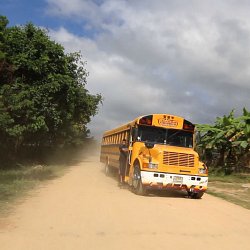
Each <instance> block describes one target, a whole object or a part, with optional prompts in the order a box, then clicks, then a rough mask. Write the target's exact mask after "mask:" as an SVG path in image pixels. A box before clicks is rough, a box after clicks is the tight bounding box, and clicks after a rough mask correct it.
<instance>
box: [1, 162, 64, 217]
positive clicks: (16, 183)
mask: <svg viewBox="0 0 250 250" xmlns="http://www.w3.org/2000/svg"><path fill="white" fill-rule="evenodd" d="M66 169H67V167H66V165H49V166H46V165H36V166H19V167H17V168H14V169H4V170H3V169H0V213H1V214H7V213H8V212H9V211H10V207H11V205H12V204H13V203H14V202H15V201H16V200H17V198H20V197H22V196H25V195H26V194H27V192H28V191H29V190H31V189H33V188H35V187H37V186H38V185H39V184H41V183H42V182H44V181H47V180H51V179H54V178H57V177H60V176H62V175H63V174H64V173H65V170H66Z"/></svg>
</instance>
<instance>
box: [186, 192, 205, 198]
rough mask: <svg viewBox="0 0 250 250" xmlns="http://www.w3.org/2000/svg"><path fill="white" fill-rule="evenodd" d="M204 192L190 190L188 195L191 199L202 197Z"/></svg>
mask: <svg viewBox="0 0 250 250" xmlns="http://www.w3.org/2000/svg"><path fill="white" fill-rule="evenodd" d="M203 194H204V193H203V192H199V193H194V192H188V196H189V197H190V198H191V199H200V198H201V197H202V196H203Z"/></svg>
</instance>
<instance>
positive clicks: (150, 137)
mask: <svg viewBox="0 0 250 250" xmlns="http://www.w3.org/2000/svg"><path fill="white" fill-rule="evenodd" d="M137 129H138V133H137V135H138V136H137V138H136V141H141V142H152V143H154V144H162V145H168V146H176V147H184V148H193V136H194V135H193V132H191V131H185V130H181V129H172V128H162V127H156V126H145V125H139V126H138V127H137Z"/></svg>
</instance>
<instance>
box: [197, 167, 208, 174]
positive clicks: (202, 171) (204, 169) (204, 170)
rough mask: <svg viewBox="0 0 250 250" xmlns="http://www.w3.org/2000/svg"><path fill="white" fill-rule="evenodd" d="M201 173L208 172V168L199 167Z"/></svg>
mask: <svg viewBox="0 0 250 250" xmlns="http://www.w3.org/2000/svg"><path fill="white" fill-rule="evenodd" d="M199 174H207V169H206V168H199Z"/></svg>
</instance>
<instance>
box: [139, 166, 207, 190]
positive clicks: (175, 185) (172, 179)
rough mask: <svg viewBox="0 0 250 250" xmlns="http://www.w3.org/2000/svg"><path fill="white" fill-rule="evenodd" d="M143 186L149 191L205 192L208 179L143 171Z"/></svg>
mask: <svg viewBox="0 0 250 250" xmlns="http://www.w3.org/2000/svg"><path fill="white" fill-rule="evenodd" d="M141 181H142V184H143V185H144V186H145V187H146V188H147V189H171V188H172V189H185V190H187V191H192V192H205V191H206V190H207V184H208V177H206V176H197V175H180V174H171V173H161V172H150V171H141Z"/></svg>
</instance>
